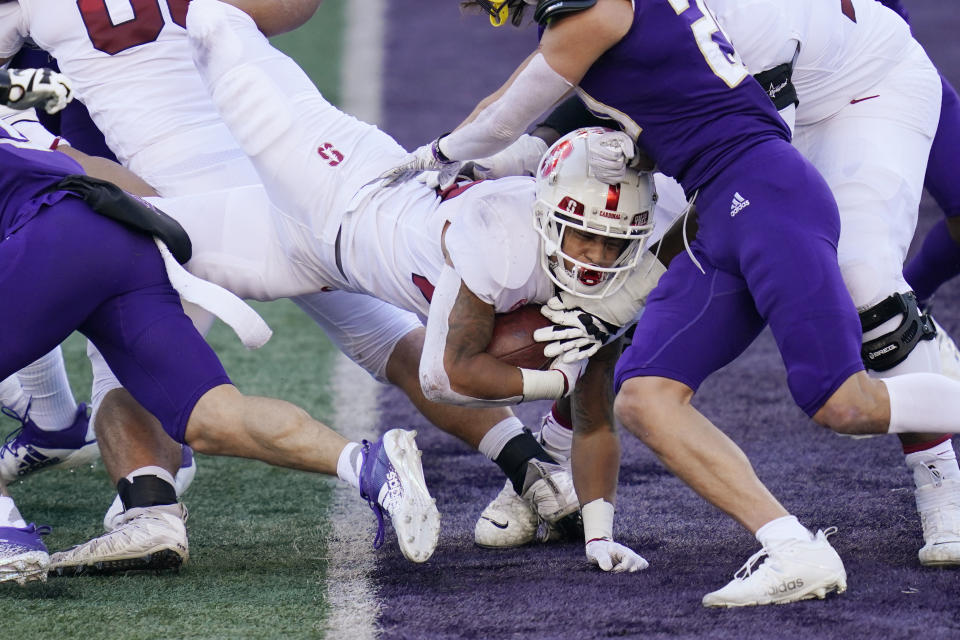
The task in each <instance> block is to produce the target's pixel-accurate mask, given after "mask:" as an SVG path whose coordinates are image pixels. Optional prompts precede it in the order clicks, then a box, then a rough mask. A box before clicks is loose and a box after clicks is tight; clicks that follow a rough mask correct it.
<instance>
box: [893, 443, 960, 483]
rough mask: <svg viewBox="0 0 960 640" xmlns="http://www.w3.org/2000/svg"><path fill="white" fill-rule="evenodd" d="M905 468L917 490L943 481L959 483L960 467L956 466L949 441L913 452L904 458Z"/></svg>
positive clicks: (954, 454) (955, 455) (955, 454)
mask: <svg viewBox="0 0 960 640" xmlns="http://www.w3.org/2000/svg"><path fill="white" fill-rule="evenodd" d="M904 462H906V463H907V468H908V469H910V470H911V471H912V472H913V482H914V484H916V485H917V488H918V489H920V488H921V487H926V486H929V485H933V484H939V483H940V482H942V481H943V480H957V481H960V466H958V465H957V453H956V451H954V449H953V442H952V441H951V440H944V441H943V442H941V443H940V444H938V445H935V446H933V447H930V448H929V449H924V450H923V451H914V452H913V453H908V454H906V455H905V456H904Z"/></svg>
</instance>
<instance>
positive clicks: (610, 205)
mask: <svg viewBox="0 0 960 640" xmlns="http://www.w3.org/2000/svg"><path fill="white" fill-rule="evenodd" d="M619 204H620V185H619V184H612V185H610V189H609V190H608V191H607V210H608V211H616V210H617V206H618V205H619Z"/></svg>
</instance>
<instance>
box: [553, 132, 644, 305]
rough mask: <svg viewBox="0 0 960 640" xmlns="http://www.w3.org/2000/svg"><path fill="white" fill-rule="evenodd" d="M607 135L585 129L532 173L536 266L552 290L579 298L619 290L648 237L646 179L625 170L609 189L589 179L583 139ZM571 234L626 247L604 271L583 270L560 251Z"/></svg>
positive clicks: (572, 135) (597, 268) (555, 146)
mask: <svg viewBox="0 0 960 640" xmlns="http://www.w3.org/2000/svg"><path fill="white" fill-rule="evenodd" d="M609 131H610V130H609V129H604V128H603V127H588V128H584V129H577V130H576V131H572V132H571V133H568V134H567V135H565V136H563V137H562V138H560V139H559V140H557V141H556V142H555V143H554V144H553V146H551V147H550V148H549V149H547V152H546V153H545V154H544V156H543V159H542V160H541V161H540V167H539V169H538V170H537V187H536V193H537V201H536V204H535V205H534V226H535V227H536V229H537V232H538V233H539V234H540V236H541V238H542V242H541V243H540V246H541V252H540V266H541V267H543V269H544V270H545V271H546V272H547V275H548V276H550V279H551V280H553V282H554V283H555V284H556V285H557V286H558V287H560V288H561V289H563V290H564V291H568V292H570V293H572V294H574V295H578V296H582V297H584V298H602V297H604V296H607V295H610V294H611V293H613V292H615V291H616V290H617V289H619V288H620V287H621V286H622V285H623V283H624V281H625V280H626V278H627V276H628V275H629V272H630V270H631V269H633V268H634V267H635V266H636V265H637V262H638V261H639V258H640V252H641V251H642V250H643V247H644V244H645V243H646V239H647V237H649V235H650V233H651V232H652V231H653V207H654V204H655V203H656V201H657V192H656V188H655V187H654V183H653V176H652V175H651V174H650V173H648V172H642V173H641V172H638V171H636V170H635V169H631V168H627V172H626V177H625V178H624V179H623V181H622V182H620V183H619V184H614V185H610V184H607V183H605V182H601V181H600V180H598V179H597V178H595V177H594V176H593V172H592V171H591V169H590V163H589V154H588V150H587V145H588V143H589V139H590V137H591V136H597V135H600V134H602V133H608V132H609ZM571 228H572V229H576V230H578V231H583V232H587V233H591V234H596V235H601V236H606V237H609V238H617V239H622V240H626V245H625V246H624V248H623V251H622V252H621V253H620V256H619V257H618V258H617V260H616V262H614V264H612V265H611V266H609V267H602V266H599V265H595V264H587V263H585V262H581V261H580V260H578V259H576V258H574V257H573V256H570V255H568V254H567V253H565V252H564V250H563V239H564V235H565V233H566V231H567V230H568V229H571ZM568 264H569V266H568Z"/></svg>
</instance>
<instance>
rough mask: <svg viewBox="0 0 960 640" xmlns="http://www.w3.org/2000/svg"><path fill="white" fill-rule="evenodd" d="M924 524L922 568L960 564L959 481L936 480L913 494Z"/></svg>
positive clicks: (921, 550) (921, 553)
mask: <svg viewBox="0 0 960 640" xmlns="http://www.w3.org/2000/svg"><path fill="white" fill-rule="evenodd" d="M914 496H915V497H916V499H917V511H919V512H920V522H921V524H922V525H923V540H924V543H925V544H924V545H923V548H921V549H920V551H919V553H918V554H917V555H918V556H919V557H920V564H922V565H924V566H925V567H946V566H955V565H960V481H957V480H939V481H938V482H935V483H934V484H932V485H927V486H925V487H921V488H919V489H917V490H916V491H915V492H914Z"/></svg>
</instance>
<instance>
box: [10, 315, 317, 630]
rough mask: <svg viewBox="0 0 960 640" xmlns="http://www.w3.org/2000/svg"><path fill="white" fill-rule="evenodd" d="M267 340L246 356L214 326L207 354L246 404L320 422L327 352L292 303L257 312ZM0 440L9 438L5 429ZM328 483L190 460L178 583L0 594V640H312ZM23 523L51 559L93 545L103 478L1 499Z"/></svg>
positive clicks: (58, 474)
mask: <svg viewBox="0 0 960 640" xmlns="http://www.w3.org/2000/svg"><path fill="white" fill-rule="evenodd" d="M256 306H257V308H258V310H260V312H261V313H262V315H264V317H265V318H266V319H267V321H268V322H269V323H270V325H271V326H272V327H273V328H274V330H275V335H274V337H273V339H272V340H271V342H270V343H269V344H268V345H267V346H266V347H264V348H263V349H261V350H260V351H259V352H247V351H246V350H244V349H243V347H242V346H240V344H239V341H238V340H237V339H236V338H235V337H234V336H233V335H232V333H231V332H230V331H229V329H227V328H226V327H224V326H223V325H219V324H218V325H217V326H216V327H215V328H214V330H213V331H212V332H211V335H210V342H211V344H212V345H213V346H214V348H215V349H216V350H217V351H218V353H219V354H220V355H221V357H222V359H223V361H224V362H225V364H226V366H227V368H228V371H229V373H230V374H231V376H232V377H233V379H234V381H235V382H236V384H237V385H238V386H239V387H240V388H241V389H242V390H244V391H245V392H249V393H257V394H265V395H275V396H279V397H283V398H286V399H288V400H291V401H293V402H296V403H298V404H300V405H301V406H303V407H304V408H306V409H307V410H309V411H310V412H311V414H313V415H314V416H317V417H318V418H321V419H322V418H323V417H324V416H328V415H329V414H330V406H331V399H330V396H329V392H328V387H327V385H326V379H327V376H328V372H329V370H330V367H331V361H332V358H333V356H334V352H333V348H332V347H331V345H330V344H329V342H328V341H327V340H326V339H325V338H324V337H323V336H322V335H321V333H320V332H319V330H318V329H316V327H315V326H313V325H312V323H311V322H310V321H309V320H308V319H307V318H306V316H305V315H304V314H302V313H301V312H300V311H299V310H298V309H297V308H296V307H294V306H293V305H292V304H291V303H289V302H285V301H284V302H276V303H271V304H258V305H256ZM83 348H84V347H83V342H82V340H81V339H80V338H79V336H74V337H72V338H71V339H70V340H69V341H68V343H67V344H66V345H65V354H66V358H67V360H68V368H69V369H70V371H71V374H72V378H71V382H72V383H73V384H74V385H75V388H76V392H77V395H78V397H79V398H86V397H87V396H88V393H89V392H88V391H86V389H89V386H88V385H89V373H88V369H89V365H87V364H86V363H85V362H84V358H83ZM0 426H2V427H4V428H5V430H6V428H9V427H12V426H13V423H12V422H11V421H9V420H4V422H3V423H2V425H0ZM332 482H333V481H332V480H329V479H326V478H322V477H317V476H310V475H308V474H303V473H298V472H294V471H287V470H283V469H274V468H271V467H268V466H266V465H264V464H262V463H259V462H252V461H247V460H234V459H225V458H210V457H202V456H201V457H200V459H199V471H198V473H197V478H196V480H195V481H194V485H193V487H192V488H191V489H190V491H189V492H188V494H187V495H186V497H185V502H186V503H187V505H188V506H189V507H190V509H191V511H192V515H191V518H190V520H189V523H188V529H189V532H190V541H191V559H190V562H189V563H188V564H187V565H186V566H185V567H184V569H183V570H182V571H181V572H180V574H179V575H163V576H159V577H158V576H154V575H138V576H128V577H122V578H115V577H114V578H104V577H101V578H72V579H69V578H60V579H51V580H50V582H48V583H47V584H46V585H39V584H37V585H29V586H28V587H27V588H19V587H17V586H15V585H11V584H4V585H0V614H2V616H3V620H4V628H5V629H10V630H13V629H22V630H30V634H31V635H36V636H38V637H57V638H64V639H66V638H83V639H85V640H93V639H95V638H180V637H193V638H238V637H244V638H257V637H262V638H270V637H277V636H278V635H280V634H282V635H283V636H284V637H288V638H306V637H317V634H318V629H320V628H322V624H323V621H324V618H325V614H326V607H325V603H324V601H323V594H324V593H325V590H324V579H325V572H326V560H325V553H326V543H325V535H326V531H327V517H326V509H327V505H328V502H329V495H330V490H331V487H332ZM10 489H11V493H12V494H13V495H14V497H15V499H16V500H17V503H18V505H19V507H20V509H21V511H22V512H23V514H24V516H25V517H26V518H27V519H28V520H35V521H37V522H40V523H49V524H52V525H53V526H54V533H53V534H52V535H50V536H49V537H48V538H47V544H48V546H49V547H50V548H51V549H58V548H63V547H66V546H69V545H71V544H75V543H77V542H81V541H83V540H85V539H87V538H88V537H91V536H94V535H97V534H99V533H100V519H101V517H102V515H103V512H104V510H105V508H106V506H107V505H108V504H109V502H110V500H111V499H112V496H113V492H112V490H111V488H110V486H109V485H108V481H107V478H106V474H105V472H104V471H103V468H102V466H101V465H99V464H97V465H96V466H95V467H94V468H92V469H88V468H84V469H80V470H77V471H75V472H69V471H59V470H54V471H49V472H45V473H40V474H37V475H35V476H32V477H30V478H28V479H27V480H25V481H24V482H21V483H17V484H15V485H13V486H11V487H10Z"/></svg>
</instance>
